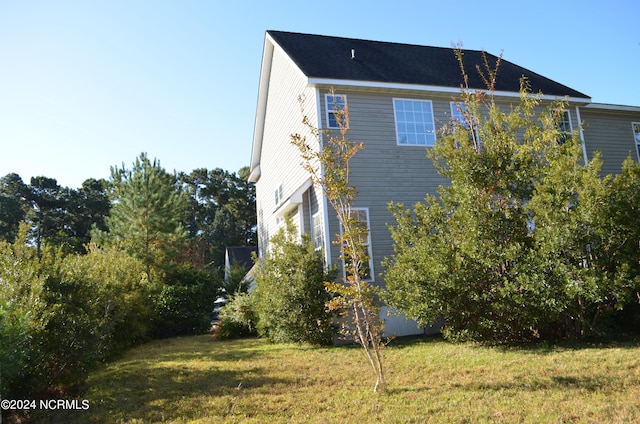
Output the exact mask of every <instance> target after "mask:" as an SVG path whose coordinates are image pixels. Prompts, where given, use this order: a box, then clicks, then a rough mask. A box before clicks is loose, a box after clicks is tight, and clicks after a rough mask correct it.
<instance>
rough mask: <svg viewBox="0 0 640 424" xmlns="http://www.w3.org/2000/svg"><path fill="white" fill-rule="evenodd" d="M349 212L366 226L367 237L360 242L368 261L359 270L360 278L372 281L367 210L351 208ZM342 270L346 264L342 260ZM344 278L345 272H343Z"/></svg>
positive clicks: (369, 228) (371, 251)
mask: <svg viewBox="0 0 640 424" xmlns="http://www.w3.org/2000/svg"><path fill="white" fill-rule="evenodd" d="M351 212H352V213H353V214H354V216H355V217H356V218H357V219H358V220H359V221H360V222H362V223H363V224H365V225H366V228H367V236H366V237H363V239H362V240H360V242H361V244H362V245H363V246H365V247H366V253H367V258H368V261H367V262H366V263H363V264H362V269H361V270H360V276H361V277H362V279H363V280H365V281H373V280H374V276H375V273H374V269H373V249H372V248H371V224H370V222H369V208H353V209H351ZM340 232H341V233H342V225H341V226H340ZM342 265H343V269H344V270H346V264H345V262H344V260H343V262H342ZM345 277H346V271H345Z"/></svg>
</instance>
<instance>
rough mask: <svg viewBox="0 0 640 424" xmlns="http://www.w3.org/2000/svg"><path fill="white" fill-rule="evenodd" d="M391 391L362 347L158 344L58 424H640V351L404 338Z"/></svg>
mask: <svg viewBox="0 0 640 424" xmlns="http://www.w3.org/2000/svg"><path fill="white" fill-rule="evenodd" d="M384 354H385V364H386V368H387V371H386V376H387V383H388V391H387V392H386V393H385V394H380V395H374V394H372V388H373V383H374V378H373V375H372V373H371V372H370V370H369V368H368V364H367V362H366V359H365V357H364V355H363V353H362V352H361V350H360V349H358V348H355V347H344V346H343V347H333V348H323V349H316V348H310V347H304V346H296V345H271V344H268V343H267V342H265V341H263V340H259V339H247V340H237V341H214V340H212V339H211V337H210V336H197V337H185V338H176V339H169V340H161V341H155V342H153V343H149V344H146V345H144V346H141V347H139V348H136V349H133V350H131V351H130V352H129V353H128V354H126V355H125V356H124V357H123V358H121V359H120V360H118V361H116V362H114V363H111V364H109V365H107V366H105V367H104V368H103V369H101V370H100V371H98V372H96V373H94V374H93V375H92V376H91V378H90V380H89V387H90V388H89V391H88V393H87V394H86V395H85V396H84V399H88V400H89V402H90V409H89V410H88V411H86V412H84V411H67V412H66V413H64V414H62V413H59V414H58V415H55V416H50V417H48V421H47V422H71V423H74V422H75V423H86V422H99V423H147V422H176V423H185V422H189V423H192V422H196V423H240V422H242V423H245V422H248V423H276V422H282V423H290V422H324V423H358V424H367V423H371V422H380V423H423V422H442V423H450V422H469V423H478V422H505V423H514V422H530V423H541V422H553V423H563V422H584V423H599V422H606V423H631V422H640V344H638V343H612V344H609V345H606V346H600V345H580V346H575V345H572V346H564V347H557V346H556V347H546V346H537V347H534V348H524V349H521V348H499V347H483V346H477V345H473V344H451V343H447V342H445V341H442V340H441V339H439V338H433V339H412V340H402V341H396V342H395V343H393V344H392V345H390V346H389V347H387V348H386V349H385V350H384Z"/></svg>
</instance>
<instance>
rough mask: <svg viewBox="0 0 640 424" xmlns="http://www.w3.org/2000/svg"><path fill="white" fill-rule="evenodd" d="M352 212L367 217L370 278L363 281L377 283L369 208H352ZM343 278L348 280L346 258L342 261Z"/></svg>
mask: <svg viewBox="0 0 640 424" xmlns="http://www.w3.org/2000/svg"><path fill="white" fill-rule="evenodd" d="M351 210H352V211H364V213H365V216H366V218H367V231H368V232H367V244H366V246H367V256H368V257H369V277H370V278H368V279H363V281H366V282H373V281H375V279H376V278H375V276H376V273H375V270H374V268H373V247H372V246H371V221H370V218H369V208H351ZM340 235H342V223H340ZM342 276H343V278H345V279H346V278H347V270H346V263H345V260H344V258H343V259H342Z"/></svg>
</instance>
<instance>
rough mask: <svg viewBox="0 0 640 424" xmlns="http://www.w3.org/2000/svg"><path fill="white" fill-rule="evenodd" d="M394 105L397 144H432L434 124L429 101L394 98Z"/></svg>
mask: <svg viewBox="0 0 640 424" xmlns="http://www.w3.org/2000/svg"><path fill="white" fill-rule="evenodd" d="M394 106H395V119H396V133H397V142H398V144H402V145H406V144H410V145H432V144H434V143H433V140H435V137H434V135H433V128H434V124H433V114H432V106H431V102H430V101H428V100H407V99H394Z"/></svg>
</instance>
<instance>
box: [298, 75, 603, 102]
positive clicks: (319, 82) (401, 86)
mask: <svg viewBox="0 0 640 424" xmlns="http://www.w3.org/2000/svg"><path fill="white" fill-rule="evenodd" d="M309 85H311V86H314V87H357V88H377V89H387V90H412V91H430V92H439V93H447V94H459V93H460V91H461V88H459V87H444V86H437V85H421V84H406V83H395V82H380V81H360V80H343V79H331V78H309ZM472 90H473V91H481V92H488V90H479V89H472ZM493 94H494V95H495V96H498V97H520V93H518V92H512V91H494V92H493ZM542 99H543V100H567V101H568V102H570V103H573V104H576V103H578V104H580V103H582V104H589V103H591V98H589V97H570V96H554V95H546V94H544V95H543V96H542Z"/></svg>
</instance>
